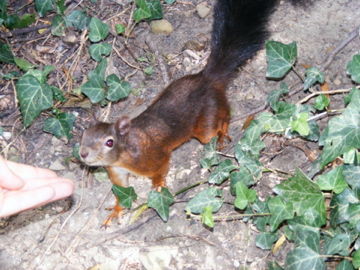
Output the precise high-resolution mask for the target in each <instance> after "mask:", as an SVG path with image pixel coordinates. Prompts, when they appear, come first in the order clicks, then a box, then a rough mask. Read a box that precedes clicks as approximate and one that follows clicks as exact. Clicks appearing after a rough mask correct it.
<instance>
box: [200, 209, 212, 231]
mask: <svg viewBox="0 0 360 270" xmlns="http://www.w3.org/2000/svg"><path fill="white" fill-rule="evenodd" d="M212 213H213V210H212V207H211V205H209V206H206V207H205V208H204V210H203V211H202V213H201V223H202V224H204V225H206V226H208V227H209V228H214V225H215V223H214V217H213V214H212Z"/></svg>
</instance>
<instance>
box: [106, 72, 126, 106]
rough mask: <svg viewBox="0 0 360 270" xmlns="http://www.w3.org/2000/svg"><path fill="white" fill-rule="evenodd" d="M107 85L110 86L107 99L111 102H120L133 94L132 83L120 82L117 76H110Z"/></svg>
mask: <svg viewBox="0 0 360 270" xmlns="http://www.w3.org/2000/svg"><path fill="white" fill-rule="evenodd" d="M106 83H107V85H108V86H109V89H108V92H107V95H106V98H107V99H108V100H110V101H114V102H116V101H119V100H120V99H122V98H126V97H127V96H128V95H129V94H130V92H131V86H130V83H128V82H126V81H123V80H120V79H119V78H118V77H117V76H116V75H115V74H111V75H109V76H108V77H107V78H106Z"/></svg>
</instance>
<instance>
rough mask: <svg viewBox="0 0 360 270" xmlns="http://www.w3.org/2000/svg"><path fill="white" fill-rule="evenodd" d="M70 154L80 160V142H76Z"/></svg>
mask: <svg viewBox="0 0 360 270" xmlns="http://www.w3.org/2000/svg"><path fill="white" fill-rule="evenodd" d="M72 156H73V157H74V158H76V159H77V160H81V158H80V143H76V144H75V145H74V147H73V149H72Z"/></svg>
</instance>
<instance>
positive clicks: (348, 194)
mask: <svg viewBox="0 0 360 270" xmlns="http://www.w3.org/2000/svg"><path fill="white" fill-rule="evenodd" d="M359 202H360V201H359V199H358V197H357V195H356V194H355V193H354V191H353V190H351V189H349V188H346V189H345V190H344V191H343V192H341V193H340V194H337V195H335V196H333V197H332V199H331V202H330V207H331V209H332V211H331V212H330V224H331V226H333V227H335V226H336V225H337V224H341V223H344V222H347V221H349V220H350V215H349V207H350V204H358V203H359Z"/></svg>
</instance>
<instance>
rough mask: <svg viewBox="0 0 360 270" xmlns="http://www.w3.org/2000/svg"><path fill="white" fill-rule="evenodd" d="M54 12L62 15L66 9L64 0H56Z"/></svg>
mask: <svg viewBox="0 0 360 270" xmlns="http://www.w3.org/2000/svg"><path fill="white" fill-rule="evenodd" d="M55 4H56V12H57V13H58V14H60V15H64V12H65V10H66V6H65V0H56V3H55Z"/></svg>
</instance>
